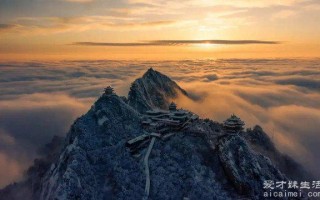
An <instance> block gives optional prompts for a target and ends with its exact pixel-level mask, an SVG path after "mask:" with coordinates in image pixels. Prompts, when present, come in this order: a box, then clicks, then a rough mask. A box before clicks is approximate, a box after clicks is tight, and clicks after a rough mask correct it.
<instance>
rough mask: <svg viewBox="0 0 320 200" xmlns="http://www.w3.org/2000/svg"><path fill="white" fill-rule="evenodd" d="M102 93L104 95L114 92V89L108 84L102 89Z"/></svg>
mask: <svg viewBox="0 0 320 200" xmlns="http://www.w3.org/2000/svg"><path fill="white" fill-rule="evenodd" d="M104 94H106V95H111V94H114V90H113V88H112V87H111V86H108V87H106V88H105V89H104Z"/></svg>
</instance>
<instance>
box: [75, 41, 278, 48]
mask: <svg viewBox="0 0 320 200" xmlns="http://www.w3.org/2000/svg"><path fill="white" fill-rule="evenodd" d="M279 43H280V42H277V41H263V40H153V41H146V42H129V43H115V42H112V43H110V42H75V43H73V44H74V45H81V46H112V47H135V46H177V45H199V44H228V45H240V44H279Z"/></svg>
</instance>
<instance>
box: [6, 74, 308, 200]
mask: <svg viewBox="0 0 320 200" xmlns="http://www.w3.org/2000/svg"><path fill="white" fill-rule="evenodd" d="M179 95H184V96H186V97H188V93H187V92H186V91H185V90H183V89H182V88H180V87H179V86H178V85H177V84H176V83H175V82H174V81H172V80H171V79H170V78H168V77H167V76H165V75H163V74H161V73H159V72H157V71H155V70H153V69H149V70H148V71H147V72H146V73H145V74H144V75H143V76H142V77H141V78H139V79H137V80H135V81H134V82H133V83H132V85H131V88H130V91H129V94H128V98H124V97H119V96H118V95H117V94H116V93H115V92H114V91H113V89H112V88H110V87H109V88H106V90H105V93H104V94H102V95H101V96H100V98H99V99H98V100H97V101H96V102H95V103H94V104H93V105H92V107H91V108H90V110H89V111H88V112H87V113H86V114H84V115H83V116H81V117H80V118H78V119H77V120H76V121H75V122H74V124H73V125H72V126H71V128H70V131H69V132H68V133H67V135H66V137H65V138H64V139H63V138H58V137H55V138H53V140H52V141H51V142H50V143H49V144H48V145H46V148H45V155H44V156H43V157H42V158H39V159H36V160H35V162H34V165H33V166H32V167H30V169H29V170H28V171H27V173H26V177H25V179H24V180H23V181H21V182H19V183H14V184H11V185H9V186H7V187H5V188H4V189H2V190H1V191H0V199H1V200H7V199H12V200H15V199H19V200H20V199H35V200H38V199H41V200H64V199H70V200H71V199H81V200H91V199H92V200H105V199H130V200H132V199H154V200H165V199H190V200H193V199H197V200H199V199H204V200H208V199H223V200H225V199H262V198H263V196H262V195H263V192H264V189H263V181H265V180H273V181H278V180H279V181H281V180H289V179H294V180H302V179H303V178H307V177H308V176H309V175H308V174H307V173H306V172H305V170H304V169H303V168H302V167H301V166H300V165H299V164H298V163H296V162H295V161H294V160H293V159H291V158H290V157H289V156H287V155H283V154H281V153H280V152H279V151H278V150H277V149H276V147H275V146H274V145H273V143H272V142H271V140H270V139H269V137H268V135H267V134H266V133H265V132H264V131H263V130H262V128H261V127H259V126H256V127H254V128H253V129H247V130H243V129H242V127H240V128H239V127H238V128H239V129H237V130H238V131H237V132H229V131H227V130H226V129H225V128H224V124H222V123H219V122H215V121H212V120H209V119H201V118H199V117H197V115H196V114H195V113H191V112H189V111H186V110H183V109H177V110H175V109H176V108H175V105H174V104H171V107H170V111H169V110H168V109H169V105H170V103H171V101H174V100H175V99H176V98H178V97H179ZM177 106H178V107H179V105H177ZM204 106H205V105H204ZM234 119H237V118H236V117H235V116H234ZM238 124H240V126H241V125H242V122H241V123H238ZM236 125H237V123H235V122H234V121H231V122H229V127H231V128H232V127H234V126H236ZM238 126H239V125H238Z"/></svg>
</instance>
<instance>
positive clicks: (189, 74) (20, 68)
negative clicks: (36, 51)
mask: <svg viewBox="0 0 320 200" xmlns="http://www.w3.org/2000/svg"><path fill="white" fill-rule="evenodd" d="M150 67H153V68H154V69H156V70H158V71H160V72H162V73H164V74H166V75H168V76H169V77H170V78H172V79H173V80H175V81H176V82H178V84H179V85H180V86H181V87H182V88H184V89H185V90H187V92H189V94H190V95H192V96H193V97H194V98H193V99H196V101H192V100H190V99H186V98H179V99H178V100H177V104H178V107H183V108H186V109H189V110H191V111H194V112H195V113H197V114H199V115H200V116H201V117H205V118H211V119H213V120H216V121H219V122H222V121H223V120H224V119H226V118H227V117H229V116H230V115H231V114H232V113H234V114H236V115H238V116H240V117H241V118H242V119H243V120H244V121H245V122H246V127H252V126H254V125H255V124H259V125H261V126H262V127H263V128H264V130H265V131H266V132H267V133H268V134H269V136H270V137H271V138H272V140H273V141H274V142H275V143H276V145H277V147H278V148H279V149H280V150H281V151H282V152H285V153H287V154H289V155H291V156H293V157H294V158H295V159H296V160H297V161H299V162H300V163H302V164H303V165H304V166H305V167H306V168H307V169H309V170H311V171H312V172H313V173H316V174H317V175H319V174H320V173H318V172H317V169H318V168H317V166H319V165H320V151H319V144H320V132H319V130H320V59H311V60H306V59H228V60H182V61H109V60H96V61H50V62H49V61H47V62H10V63H4V62H0V177H1V179H0V187H2V186H5V185H7V184H8V183H10V182H13V181H17V180H19V179H20V178H21V177H22V174H23V171H24V170H26V169H27V167H28V166H30V165H31V164H32V161H33V159H34V158H35V157H37V150H38V149H39V147H40V146H42V145H43V144H45V143H48V142H49V141H50V140H51V138H52V136H53V135H61V136H63V135H65V134H66V132H67V131H68V129H69V127H70V125H71V124H72V122H73V121H74V120H75V119H76V118H77V117H79V116H81V115H82V114H84V113H85V112H86V111H87V110H88V109H89V108H90V106H91V105H92V103H93V102H94V101H95V100H96V99H97V98H98V97H99V95H100V94H101V93H102V91H103V88H104V87H106V86H107V85H112V86H113V87H114V88H115V91H116V92H117V93H118V94H119V95H124V96H127V93H128V90H129V87H130V83H131V82H132V81H134V80H135V79H136V78H138V77H139V76H141V75H142V74H143V73H144V72H145V71H146V70H147V69H148V68H150Z"/></svg>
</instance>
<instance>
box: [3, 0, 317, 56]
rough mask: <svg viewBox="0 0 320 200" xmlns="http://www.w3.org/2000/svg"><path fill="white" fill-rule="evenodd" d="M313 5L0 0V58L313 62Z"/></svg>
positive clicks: (260, 0)
mask: <svg viewBox="0 0 320 200" xmlns="http://www.w3.org/2000/svg"><path fill="white" fill-rule="evenodd" d="M319 21H320V2H319V1H318V0H278V1H269V0H233V1H225V0H185V1H183V3H181V1H179V0H171V1H164V0H148V1H147V0H22V1H21V0H0V59H1V60H62V59H68V60H74V59H80V60H85V59H86V60H87V59H90V60H94V59H117V60H128V59H136V60H163V59H170V60H179V59H208V58H209V59H214V58H266V57H268V58H279V57H281V58H284V57H319V53H320V37H319V35H318V34H319V32H320V23H319Z"/></svg>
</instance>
